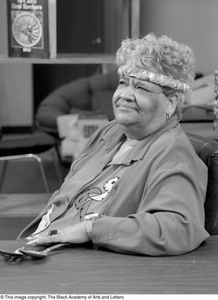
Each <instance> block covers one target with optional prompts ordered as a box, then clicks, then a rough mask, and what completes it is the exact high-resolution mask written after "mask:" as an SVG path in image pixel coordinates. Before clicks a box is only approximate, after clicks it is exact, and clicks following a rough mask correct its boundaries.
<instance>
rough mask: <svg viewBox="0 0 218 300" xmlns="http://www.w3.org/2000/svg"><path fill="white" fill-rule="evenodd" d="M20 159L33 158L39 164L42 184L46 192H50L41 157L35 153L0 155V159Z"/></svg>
mask: <svg viewBox="0 0 218 300" xmlns="http://www.w3.org/2000/svg"><path fill="white" fill-rule="evenodd" d="M22 159H34V160H36V161H37V162H38V165H39V170H40V172H41V176H42V180H43V184H44V187H45V191H46V193H48V194H49V193H50V189H49V185H48V181H47V178H46V175H45V170H44V167H43V163H42V159H41V158H40V157H39V156H38V155H36V154H21V155H13V156H3V157H0V161H4V162H6V161H10V160H22Z"/></svg>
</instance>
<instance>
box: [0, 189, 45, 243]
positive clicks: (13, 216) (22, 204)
mask: <svg viewBox="0 0 218 300" xmlns="http://www.w3.org/2000/svg"><path fill="white" fill-rule="evenodd" d="M50 196H51V195H50V194H7V195H6V194H1V195H0V239H1V240H3V239H10V240H11V239H16V237H17V236H18V234H19V233H20V232H21V230H22V229H24V227H26V225H28V224H29V223H30V222H31V221H32V220H33V219H34V218H35V217H36V216H37V215H38V214H39V213H40V212H41V211H42V209H43V208H44V207H45V205H46V203H47V202H48V200H49V198H50ZM6 229H7V230H6Z"/></svg>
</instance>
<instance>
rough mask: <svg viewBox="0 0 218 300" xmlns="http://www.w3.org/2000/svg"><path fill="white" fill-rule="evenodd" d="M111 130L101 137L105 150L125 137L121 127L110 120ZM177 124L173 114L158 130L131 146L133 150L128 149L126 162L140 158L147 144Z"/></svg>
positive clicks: (121, 141)
mask: <svg viewBox="0 0 218 300" xmlns="http://www.w3.org/2000/svg"><path fill="white" fill-rule="evenodd" d="M112 122H113V124H112V128H111V129H112V130H110V131H109V133H108V134H107V133H106V134H105V135H104V136H103V137H102V140H104V142H105V143H106V144H105V149H106V151H107V152H110V151H112V150H113V149H114V148H115V147H117V146H118V144H122V143H123V142H124V140H125V139H126V135H125V133H124V132H123V129H122V127H121V126H120V125H119V124H118V123H117V122H116V121H112ZM177 125H178V120H177V117H176V116H173V117H172V118H171V119H170V120H168V121H167V122H166V124H165V125H164V126H163V127H161V128H160V129H159V130H158V131H156V132H154V133H153V134H151V135H149V136H148V137H146V138H144V139H143V140H141V141H139V143H138V144H137V145H136V146H135V147H134V148H133V151H130V152H129V154H128V155H127V157H126V159H125V163H126V164H130V163H131V161H137V160H140V159H142V157H143V156H144V155H145V153H146V152H147V150H148V148H149V146H150V145H151V144H152V143H153V142H154V141H155V140H156V139H157V138H158V137H159V136H161V135H162V134H163V133H164V132H166V131H168V130H169V129H171V128H174V127H176V126H177Z"/></svg>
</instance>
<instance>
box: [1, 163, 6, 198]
mask: <svg viewBox="0 0 218 300" xmlns="http://www.w3.org/2000/svg"><path fill="white" fill-rule="evenodd" d="M2 162H3V168H2V174H1V177H0V193H1V191H2V187H3V183H4V179H5V174H6V170H7V166H8V161H7V160H5V161H2Z"/></svg>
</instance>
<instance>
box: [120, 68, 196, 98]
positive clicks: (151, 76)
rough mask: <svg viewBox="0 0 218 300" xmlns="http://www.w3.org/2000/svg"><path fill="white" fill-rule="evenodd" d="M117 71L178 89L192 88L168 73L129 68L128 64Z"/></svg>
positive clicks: (183, 90) (182, 90)
mask: <svg viewBox="0 0 218 300" xmlns="http://www.w3.org/2000/svg"><path fill="white" fill-rule="evenodd" d="M117 72H118V75H119V76H129V77H134V78H138V79H140V80H148V81H151V82H153V83H156V84H158V85H161V86H167V87H169V88H171V89H173V90H176V91H181V92H187V91H188V90H189V89H190V86H189V85H188V84H187V83H185V82H182V81H180V80H178V79H173V78H172V77H170V76H167V75H163V74H155V73H153V72H150V71H147V70H138V69H134V68H131V69H127V68H126V66H121V67H119V69H118V71H117Z"/></svg>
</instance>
